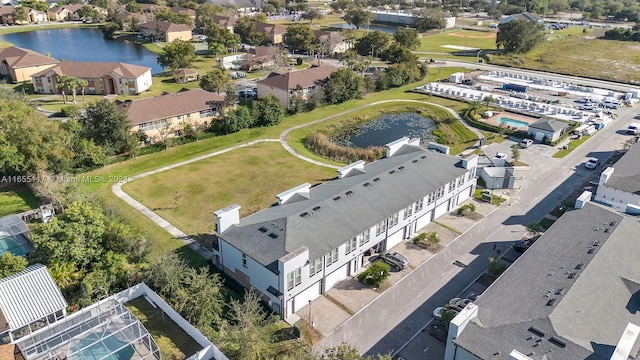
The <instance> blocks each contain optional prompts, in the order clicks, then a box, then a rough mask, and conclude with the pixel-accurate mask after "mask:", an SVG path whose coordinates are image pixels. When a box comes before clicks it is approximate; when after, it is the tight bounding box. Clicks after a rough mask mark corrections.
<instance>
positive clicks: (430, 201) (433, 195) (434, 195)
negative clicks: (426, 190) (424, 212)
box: [427, 191, 436, 204]
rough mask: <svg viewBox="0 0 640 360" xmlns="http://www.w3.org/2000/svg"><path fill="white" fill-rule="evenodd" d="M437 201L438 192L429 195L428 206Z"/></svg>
mask: <svg viewBox="0 0 640 360" xmlns="http://www.w3.org/2000/svg"><path fill="white" fill-rule="evenodd" d="M434 201H436V192H435V191H434V192H432V193H431V194H429V198H428V200H427V204H431V203H432V202H434Z"/></svg>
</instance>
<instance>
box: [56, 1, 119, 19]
mask: <svg viewBox="0 0 640 360" xmlns="http://www.w3.org/2000/svg"><path fill="white" fill-rule="evenodd" d="M85 6H88V7H90V8H91V10H94V11H96V12H97V13H98V14H99V15H100V16H101V17H106V16H107V14H108V11H107V10H106V9H104V8H101V7H99V6H95V5H89V4H69V5H62V6H58V7H54V8H51V9H49V10H48V14H49V19H51V21H71V20H82V16H80V13H79V12H78V10H80V9H82V8H83V7H85Z"/></svg>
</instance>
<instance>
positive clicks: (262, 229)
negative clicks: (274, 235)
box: [258, 226, 268, 233]
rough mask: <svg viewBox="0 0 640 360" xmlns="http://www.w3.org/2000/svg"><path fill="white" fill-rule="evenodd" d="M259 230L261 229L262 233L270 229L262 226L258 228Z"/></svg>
mask: <svg viewBox="0 0 640 360" xmlns="http://www.w3.org/2000/svg"><path fill="white" fill-rule="evenodd" d="M258 231H260V232H261V233H266V232H267V231H268V230H267V228H266V227H264V226H263V227H261V228H260V229H258Z"/></svg>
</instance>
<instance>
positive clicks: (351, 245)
mask: <svg viewBox="0 0 640 360" xmlns="http://www.w3.org/2000/svg"><path fill="white" fill-rule="evenodd" d="M357 248H358V238H357V237H354V238H353V239H351V240H349V241H347V246H346V250H345V253H347V254H349V253H350V252H352V251H354V250H355V249H357Z"/></svg>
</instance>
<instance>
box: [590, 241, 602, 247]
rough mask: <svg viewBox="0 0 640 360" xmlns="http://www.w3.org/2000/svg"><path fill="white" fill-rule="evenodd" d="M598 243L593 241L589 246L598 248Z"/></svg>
mask: <svg viewBox="0 0 640 360" xmlns="http://www.w3.org/2000/svg"><path fill="white" fill-rule="evenodd" d="M599 243H600V242H599V241H598V240H593V242H592V243H591V246H598V244H599Z"/></svg>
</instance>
